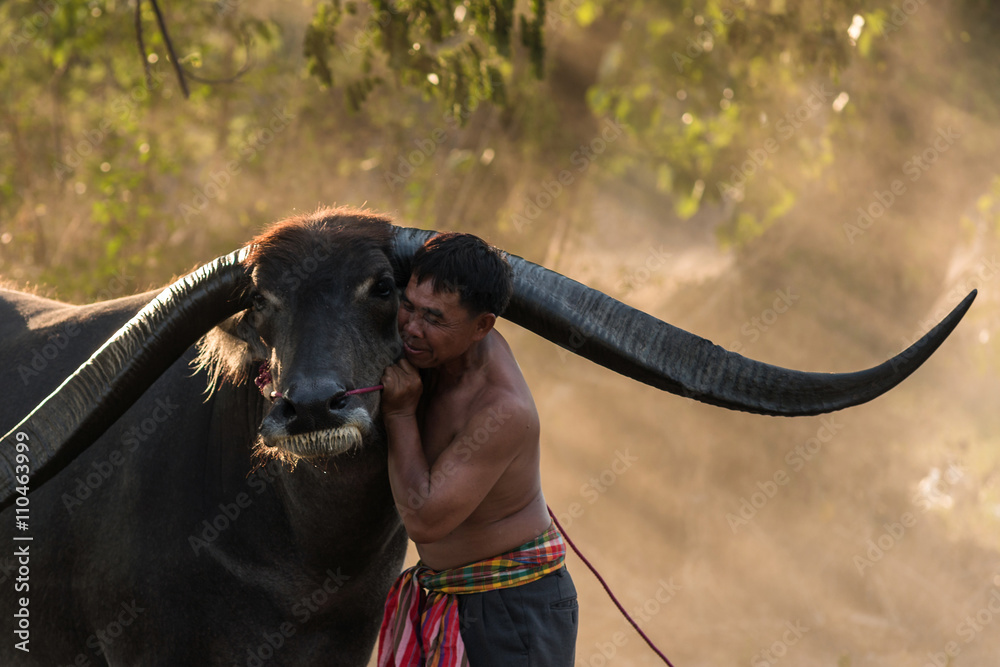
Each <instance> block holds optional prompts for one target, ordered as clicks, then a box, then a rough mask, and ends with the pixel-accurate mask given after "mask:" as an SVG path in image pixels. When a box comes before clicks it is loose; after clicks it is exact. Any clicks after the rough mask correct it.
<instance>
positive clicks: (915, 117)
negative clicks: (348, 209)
mask: <svg viewBox="0 0 1000 667" xmlns="http://www.w3.org/2000/svg"><path fill="white" fill-rule="evenodd" d="M160 9H162V17H163V21H164V25H165V27H166V29H167V30H168V31H169V35H170V41H171V43H172V47H173V52H174V55H171V51H170V49H169V48H168V46H167V44H166V42H165V40H164V37H163V34H164V32H163V30H162V29H161V27H160V24H159V22H158V19H157V15H156V11H155V7H154V5H153V4H152V3H151V2H144V3H142V4H141V6H140V7H139V8H138V12H137V7H136V5H135V3H134V2H123V1H121V0H103V1H102V0H92V1H89V2H88V1H82V0H39V1H38V2H17V3H12V2H7V3H2V4H0V276H2V278H3V279H4V280H5V281H6V282H7V284H8V285H13V286H15V287H18V288H30V289H35V290H37V291H38V292H39V293H41V294H44V295H47V296H52V297H54V298H59V299H63V300H67V301H71V302H76V303H83V302H87V301H92V300H98V299H107V298H114V297H117V296H123V295H126V294H131V293H135V292H140V291H144V290H147V289H151V288H153V287H155V286H158V285H163V284H166V283H167V282H168V281H170V280H171V278H173V277H174V276H178V275H181V274H183V273H185V272H187V271H188V270H190V269H192V268H194V267H195V266H198V265H199V264H201V263H204V262H206V261H208V260H210V259H212V258H214V257H216V256H217V255H220V254H223V253H226V252H228V251H230V250H233V249H234V248H236V247H238V246H239V245H241V244H243V243H244V242H246V241H247V240H248V239H249V238H251V237H252V236H253V235H254V234H255V233H257V232H258V231H259V230H260V229H261V228H262V227H263V226H264V225H266V224H267V223H269V222H272V221H274V220H277V219H280V218H282V217H284V216H286V215H289V214H291V213H296V212H303V211H310V210H312V209H314V208H315V207H316V206H318V205H321V204H324V205H325V204H349V205H355V206H362V205H366V206H368V207H371V208H373V209H376V210H379V211H382V212H385V213H389V214H391V215H393V216H394V217H395V219H396V220H397V222H398V223H399V224H402V225H407V226H414V227H423V228H434V229H442V230H444V229H454V230H462V231H470V232H474V233H477V234H480V235H482V236H483V237H485V238H487V239H488V240H489V241H491V242H493V243H494V244H496V245H498V246H500V247H502V248H504V249H506V250H508V251H509V252H511V253H514V254H517V255H520V256H523V257H525V258H527V259H530V260H532V261H535V262H537V263H540V264H544V265H545V266H547V267H549V268H551V269H554V270H557V271H559V272H561V273H563V274H565V275H568V276H570V277H572V278H575V279H577V280H579V281H581V282H584V283H586V284H589V285H591V286H593V287H595V288H597V289H600V290H602V291H604V292H606V293H608V294H610V295H612V296H614V297H616V298H618V299H620V300H622V301H624V302H626V303H629V304H631V305H633V306H635V307H637V308H640V309H642V310H645V311H646V312H649V313H651V314H653V315H655V316H657V317H659V318H661V319H663V320H666V321H668V322H671V323H672V324H674V325H676V326H679V327H682V328H684V329H686V330H688V331H691V332H693V333H696V334H698V335H701V336H703V337H705V338H708V339H710V340H712V341H714V342H716V343H718V344H720V345H722V346H724V347H726V348H728V349H731V350H734V351H738V352H740V353H741V354H743V355H745V356H749V357H751V358H754V359H758V360H761V361H765V362H769V363H774V364H777V365H781V366H785V367H789V368H795V369H800V370H812V371H829V372H840V371H854V370H860V369H863V368H867V367H869V366H872V365H875V364H877V363H880V362H881V361H883V360H885V359H887V358H889V357H890V356H892V355H894V354H896V353H897V352H899V351H900V350H902V349H903V348H904V347H906V346H907V345H909V344H910V343H911V342H913V341H914V340H916V339H917V338H918V337H919V336H921V335H922V334H923V333H925V332H926V331H927V330H928V329H929V328H930V326H932V325H933V323H934V322H936V321H937V320H939V319H940V318H941V317H943V316H944V315H945V314H946V313H947V312H948V311H949V310H950V309H951V308H952V307H953V306H954V305H955V304H957V303H958V302H959V301H960V300H961V298H962V297H963V296H964V295H965V294H967V293H968V292H969V291H970V290H972V289H978V290H979V296H978V298H977V299H976V302H975V304H974V305H973V307H972V309H971V310H970V312H969V313H968V315H967V316H966V318H965V319H964V321H963V322H962V323H961V324H960V325H959V327H958V329H957V330H956V331H955V332H954V333H953V334H952V336H951V337H950V339H949V340H948V341H947V342H946V343H945V344H944V345H943V346H942V347H941V348H940V350H939V351H938V352H937V353H936V354H935V355H934V356H933V357H931V359H930V360H929V361H928V362H927V363H926V364H925V366H924V367H923V368H921V369H920V370H919V371H918V372H917V373H916V374H915V375H914V376H912V377H911V378H910V379H908V380H907V381H906V382H904V383H903V384H902V385H901V386H899V387H898V388H896V389H895V390H893V391H891V392H890V393H889V394H887V395H885V396H883V397H881V398H879V399H876V400H875V401H873V402H871V403H870V404H867V405H864V406H860V407H856V408H852V409H849V410H846V411H843V412H840V413H836V414H834V415H829V416H825V417H815V418H796V419H778V418H770V417H760V416H754V415H745V414H740V413H732V412H728V411H725V410H722V409H719V408H715V407H711V406H705V405H702V404H698V403H695V402H693V401H691V400H688V399H684V398H680V397H676V396H672V395H669V394H664V393H662V392H659V391H656V390H654V389H651V388H648V387H645V386H641V385H639V384H638V383H636V382H633V381H631V380H627V379H624V378H621V377H618V376H615V375H614V374H612V373H610V372H608V371H606V370H604V369H602V368H599V367H597V366H595V365H593V364H591V363H590V362H586V361H583V360H581V359H579V358H577V357H575V356H574V355H573V354H571V353H569V352H566V351H565V350H563V349H561V348H559V347H557V346H555V345H553V344H551V343H549V342H547V341H544V340H541V339H540V338H538V337H536V336H534V335H533V334H531V333H528V332H526V331H523V330H521V329H519V328H517V327H516V326H514V325H512V324H510V323H502V325H501V327H500V328H501V331H502V332H503V333H504V335H506V336H507V337H508V339H509V340H510V342H511V344H512V346H513V347H514V350H515V352H516V354H517V355H518V359H519V361H520V364H521V366H522V368H523V370H524V372H525V375H526V376H527V379H528V381H529V383H530V385H531V387H532V390H533V393H534V396H535V400H536V402H537V405H538V408H539V411H540V414H541V418H542V429H543V466H544V467H543V483H544V488H545V492H546V497H547V499H548V501H549V504H550V505H551V507H552V509H553V510H554V511H555V512H556V514H557V515H558V516H559V517H560V519H561V521H562V523H563V525H564V527H565V528H566V531H567V533H568V534H569V536H570V537H571V538H572V539H573V540H574V541H575V542H576V543H577V544H578V546H580V548H581V549H582V550H583V551H584V554H585V555H586V556H587V557H588V558H590V559H591V560H592V561H593V562H594V563H595V565H596V566H597V567H598V568H599V569H600V570H601V572H602V573H603V574H604V576H605V577H606V578H607V580H608V581H609V583H610V585H611V586H612V588H613V589H614V590H615V591H616V592H617V594H618V595H619V597H620V598H621V599H622V601H623V604H624V606H625V607H626V608H627V609H628V610H630V611H632V612H633V613H634V616H635V617H636V619H637V620H638V621H639V623H640V625H642V626H643V627H644V628H645V630H646V631H647V633H648V634H649V635H650V636H651V637H652V638H653V640H654V641H656V642H657V643H658V644H659V646H660V647H661V648H662V649H663V650H664V651H665V653H666V654H667V655H668V656H669V657H670V658H671V659H672V660H673V662H674V663H675V664H676V665H678V666H681V665H689V666H691V665H747V664H749V665H752V666H755V667H756V666H760V665H777V664H785V665H836V666H837V667H848V666H859V665H885V664H893V665H919V666H923V665H939V666H943V665H986V664H995V663H996V656H997V655H998V654H1000V531H998V528H1000V442H998V439H1000V436H998V433H1000V431H998V426H1000V424H998V422H1000V411H998V410H997V409H996V397H997V392H998V388H1000V386H998V385H1000V382H998V373H997V371H998V367H1000V354H998V353H1000V343H998V338H1000V330H998V329H1000V297H998V286H1000V264H998V263H997V250H998V234H1000V165H998V164H997V162H996V160H995V158H994V157H993V156H994V155H995V154H996V153H997V148H998V146H1000V130H998V129H997V128H996V121H997V118H998V115H1000V114H998V108H1000V107H998V101H1000V100H998V96H1000V85H998V79H1000V70H998V69H997V67H996V62H998V61H1000V39H998V37H1000V6H997V5H995V4H993V3H990V2H988V1H987V0H979V1H973V0H968V1H964V2H963V1H958V0H955V1H951V2H949V1H944V0H941V1H937V2H927V1H926V0H902V1H901V2H900V1H895V2H889V1H886V2H881V1H880V2H867V1H860V0H826V1H825V2H817V3H804V2H793V1H792V0H755V1H754V0H732V1H730V0H722V1H715V0H705V1H683V2H672V1H663V2H646V1H645V0H620V1H618V2H612V1H611V0H559V1H558V2H555V1H553V0H549V1H548V2H542V1H541V0H532V2H531V3H530V4H529V3H526V2H514V1H513V0H500V1H498V0H492V1H490V2H482V1H480V0H466V2H464V3H461V2H456V1H454V0H406V1H404V0H399V1H398V2H395V3H390V2H387V1H385V0H371V1H370V2H369V1H367V0H358V1H357V2H348V1H346V0H340V1H336V2H317V1H314V0H310V1H309V2H303V3H284V2H280V3H279V2H273V1H272V2H269V1H264V2H257V3H247V2H242V1H241V0H218V1H216V2H198V3H183V4H181V5H177V6H174V5H172V4H169V5H168V4H167V3H163V6H162V7H161V8H160ZM137 28H138V29H137ZM175 66H180V67H183V70H184V75H183V81H184V83H183V86H185V87H187V88H188V89H189V95H188V96H187V97H186V96H185V94H184V90H183V87H182V83H181V80H180V78H179V77H178V75H177V72H176V71H175ZM566 343H567V344H571V341H570V340H569V337H567V341H566ZM569 566H570V568H571V571H572V572H573V575H574V578H575V580H576V582H577V586H578V589H579V593H580V601H581V622H580V636H579V641H578V643H577V664H578V665H586V666H589V667H599V666H601V665H611V664H620V665H655V664H659V663H658V659H657V658H656V657H655V656H654V655H653V654H652V652H650V651H649V650H648V649H647V648H646V647H645V646H644V644H643V643H642V641H641V639H640V638H639V637H638V636H637V635H635V634H634V633H633V631H632V630H631V628H630V627H629V626H628V625H627V624H626V622H625V621H624V620H623V619H622V618H621V616H620V615H619V613H618V612H617V610H616V609H615V608H614V607H613V606H612V604H611V602H610V601H609V600H608V599H607V597H606V596H605V594H604V592H603V590H602V589H601V588H600V586H599V585H598V584H597V583H596V581H595V580H594V578H593V577H592V576H591V575H590V574H589V573H588V572H587V571H586V570H585V568H584V567H583V564H582V563H581V562H580V561H579V560H578V559H577V558H576V557H575V556H571V557H570V558H569Z"/></svg>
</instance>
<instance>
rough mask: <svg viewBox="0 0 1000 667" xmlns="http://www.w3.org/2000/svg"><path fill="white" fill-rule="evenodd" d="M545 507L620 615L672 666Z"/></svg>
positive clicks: (550, 510) (549, 508)
mask: <svg viewBox="0 0 1000 667" xmlns="http://www.w3.org/2000/svg"><path fill="white" fill-rule="evenodd" d="M545 507H546V508H547V509H548V510H549V516H551V517H552V521H553V522H554V523H555V524H556V528H558V529H559V532H560V533H562V535H563V537H564V538H566V542H567V543H568V544H569V546H570V547H571V548H572V549H573V552H574V553H576V555H577V556H579V557H580V560H582V561H583V564H584V565H586V566H587V567H588V568H590V571H591V572H593V573H594V576H595V577H597V580H598V581H599V582H601V586H604V590H605V592H607V594H608V597H610V598H611V601H612V602H614V603H615V606H616V607H618V611H620V612H621V613H622V616H624V617H625V620H627V621H628V622H629V623H631V624H632V627H633V628H635V631H636V632H638V633H639V636H640V637H642V638H643V640H645V642H646V643H647V644H649V648H651V649H653V652H654V653H656V655H658V656H660V659H662V660H663V662H665V663H667V664H668V665H669V666H670V667H674V664H673V663H672V662H670V660H668V659H667V656H665V655H663V652H662V651H660V649H658V648H657V647H656V644H654V643H653V642H652V640H651V639H650V638H649V637H647V636H646V633H645V632H643V631H642V628H640V627H639V624H638V623H636V622H635V621H634V620H632V617H631V616H630V615H629V613H628V612H627V611H625V608H624V607H623V606H622V603H621V602H619V601H618V598H616V597H615V594H614V593H612V592H611V589H610V588H609V587H608V584H607V582H606V581H604V577H602V576H601V575H600V574H598V572H597V570H596V569H595V568H594V566H593V565H591V564H590V561H589V560H587V559H586V557H585V556H584V555H583V554H582V553H580V550H579V549H577V548H576V545H575V544H573V540H571V539H569V535H567V534H566V531H565V530H564V529H563V527H562V526H561V525H560V524H559V519H557V518H556V514H555V512H553V511H552V508H551V507H549V506H548V505H546V506H545Z"/></svg>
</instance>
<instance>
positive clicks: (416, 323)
mask: <svg viewBox="0 0 1000 667" xmlns="http://www.w3.org/2000/svg"><path fill="white" fill-rule="evenodd" d="M401 324H402V326H401V327H400V328H401V329H402V331H403V333H405V334H407V335H408V336H420V335H421V333H422V331H421V328H420V318H417V317H413V316H411V315H410V314H409V313H407V314H406V315H404V316H403V320H402V322H401Z"/></svg>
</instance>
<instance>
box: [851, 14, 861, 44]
mask: <svg viewBox="0 0 1000 667" xmlns="http://www.w3.org/2000/svg"><path fill="white" fill-rule="evenodd" d="M864 27H865V17H864V16H862V15H861V14H855V15H854V20H852V21H851V27H850V28H848V29H847V35H848V37H850V38H851V40H853V41H855V42H856V41H858V37H860V36H861V29H862V28H864Z"/></svg>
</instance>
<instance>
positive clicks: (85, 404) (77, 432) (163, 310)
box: [0, 248, 248, 511]
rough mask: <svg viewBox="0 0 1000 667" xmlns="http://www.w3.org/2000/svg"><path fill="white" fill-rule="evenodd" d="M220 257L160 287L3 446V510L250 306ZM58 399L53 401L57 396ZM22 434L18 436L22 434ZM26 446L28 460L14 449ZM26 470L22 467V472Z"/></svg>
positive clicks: (231, 267) (232, 263) (229, 263)
mask: <svg viewBox="0 0 1000 667" xmlns="http://www.w3.org/2000/svg"><path fill="white" fill-rule="evenodd" d="M247 251H248V249H247V248H243V249H241V250H238V251H236V252H233V253H230V254H229V255H225V256H224V257H219V258H218V259H216V260H215V261H214V262H211V263H210V264H206V265H205V266H203V267H201V268H200V269H198V270H197V271H195V272H193V273H191V274H189V275H187V276H185V277H183V278H181V279H180V280H178V281H176V282H174V283H173V284H172V285H170V286H169V287H167V288H166V289H164V290H163V291H162V292H160V294H159V295H158V296H157V297H156V298H155V299H153V300H152V301H151V302H150V303H149V304H148V305H147V306H146V307H145V308H143V309H142V310H140V311H139V312H138V313H137V314H136V315H135V317H133V318H132V319H131V320H129V321H128V322H127V323H126V324H125V325H124V326H123V327H122V328H121V329H119V330H118V332H117V333H116V334H115V335H114V336H112V337H111V338H110V339H109V340H108V341H107V342H106V343H104V345H102V346H101V347H100V349H98V350H97V351H96V352H94V354H93V355H92V356H91V357H90V359H89V360H88V361H86V362H85V363H84V364H83V365H82V366H80V368H78V369H77V371H76V372H75V373H74V374H73V375H71V376H70V377H69V378H67V379H66V381H65V382H63V383H62V384H61V385H60V386H59V387H58V388H57V389H56V390H55V391H53V392H52V393H51V394H49V396H48V398H46V399H45V400H44V401H42V402H41V403H40V404H39V405H38V407H36V408H35V409H34V410H33V411H32V412H31V414H29V415H28V416H27V417H25V418H24V419H23V420H22V421H21V423H19V424H18V425H17V426H15V427H14V428H13V429H11V431H10V432H8V433H7V434H6V435H5V436H4V437H3V440H2V441H0V511H3V510H4V509H6V508H7V507H8V506H9V505H10V504H11V503H12V502H13V499H14V492H15V488H16V487H17V486H22V485H23V482H26V481H27V479H26V478H25V477H24V476H22V475H15V472H16V471H17V467H16V466H17V465H22V466H23V465H25V464H27V465H28V468H29V470H30V473H31V474H30V478H31V480H30V481H31V486H32V487H33V488H34V487H36V486H37V485H38V484H41V483H42V482H44V481H46V480H47V479H48V478H50V477H51V476H52V475H54V474H55V473H56V472H58V471H59V470H60V469H62V468H63V467H65V466H66V465H67V464H68V463H69V462H70V461H72V460H73V459H74V458H76V456H77V455H78V454H79V453H80V452H82V451H83V450H84V449H85V448H86V447H87V446H88V445H89V444H90V443H92V442H93V441H94V440H96V439H97V438H98V437H99V436H100V435H101V434H102V433H103V432H104V431H105V430H107V429H108V427H110V426H111V424H113V423H114V422H115V420H117V419H118V418H119V417H120V416H121V415H122V414H124V413H125V411H126V410H127V409H128V408H129V406H131V405H132V403H133V402H135V400H136V399H137V398H138V397H139V396H141V395H142V393H143V392H144V391H145V390H146V389H147V388H149V386H150V385H152V384H153V382H155V381H156V379H157V378H158V377H160V375H161V374H162V373H163V372H164V371H166V370H167V368H169V367H170V365H171V364H172V363H174V361H176V360H177V359H178V357H180V356H181V354H183V353H184V351H185V350H186V349H188V348H189V347H190V346H191V345H193V344H194V343H195V342H196V341H197V340H198V338H199V337H201V336H202V335H203V334H204V333H205V332H206V331H207V330H208V329H210V328H211V327H213V326H215V325H216V324H218V323H219V322H220V321H221V320H224V319H225V318H227V317H229V316H230V315H232V314H233V313H235V312H237V311H238V310H241V309H242V308H245V307H247V304H242V303H241V302H240V301H241V299H240V297H241V296H242V292H243V291H244V289H245V287H246V285H247V284H248V277H247V276H246V272H245V271H244V269H243V266H242V264H241V263H242V261H243V260H244V259H245V258H246V254H247ZM57 395H58V396H57ZM19 434H20V435H19ZM18 442H26V443H27V445H28V446H27V452H23V454H26V455H27V460H26V461H25V460H19V459H18V454H19V452H18V451H17V447H16V445H17V443H18ZM21 470H22V472H23V470H24V469H23V468H22V469H21Z"/></svg>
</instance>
